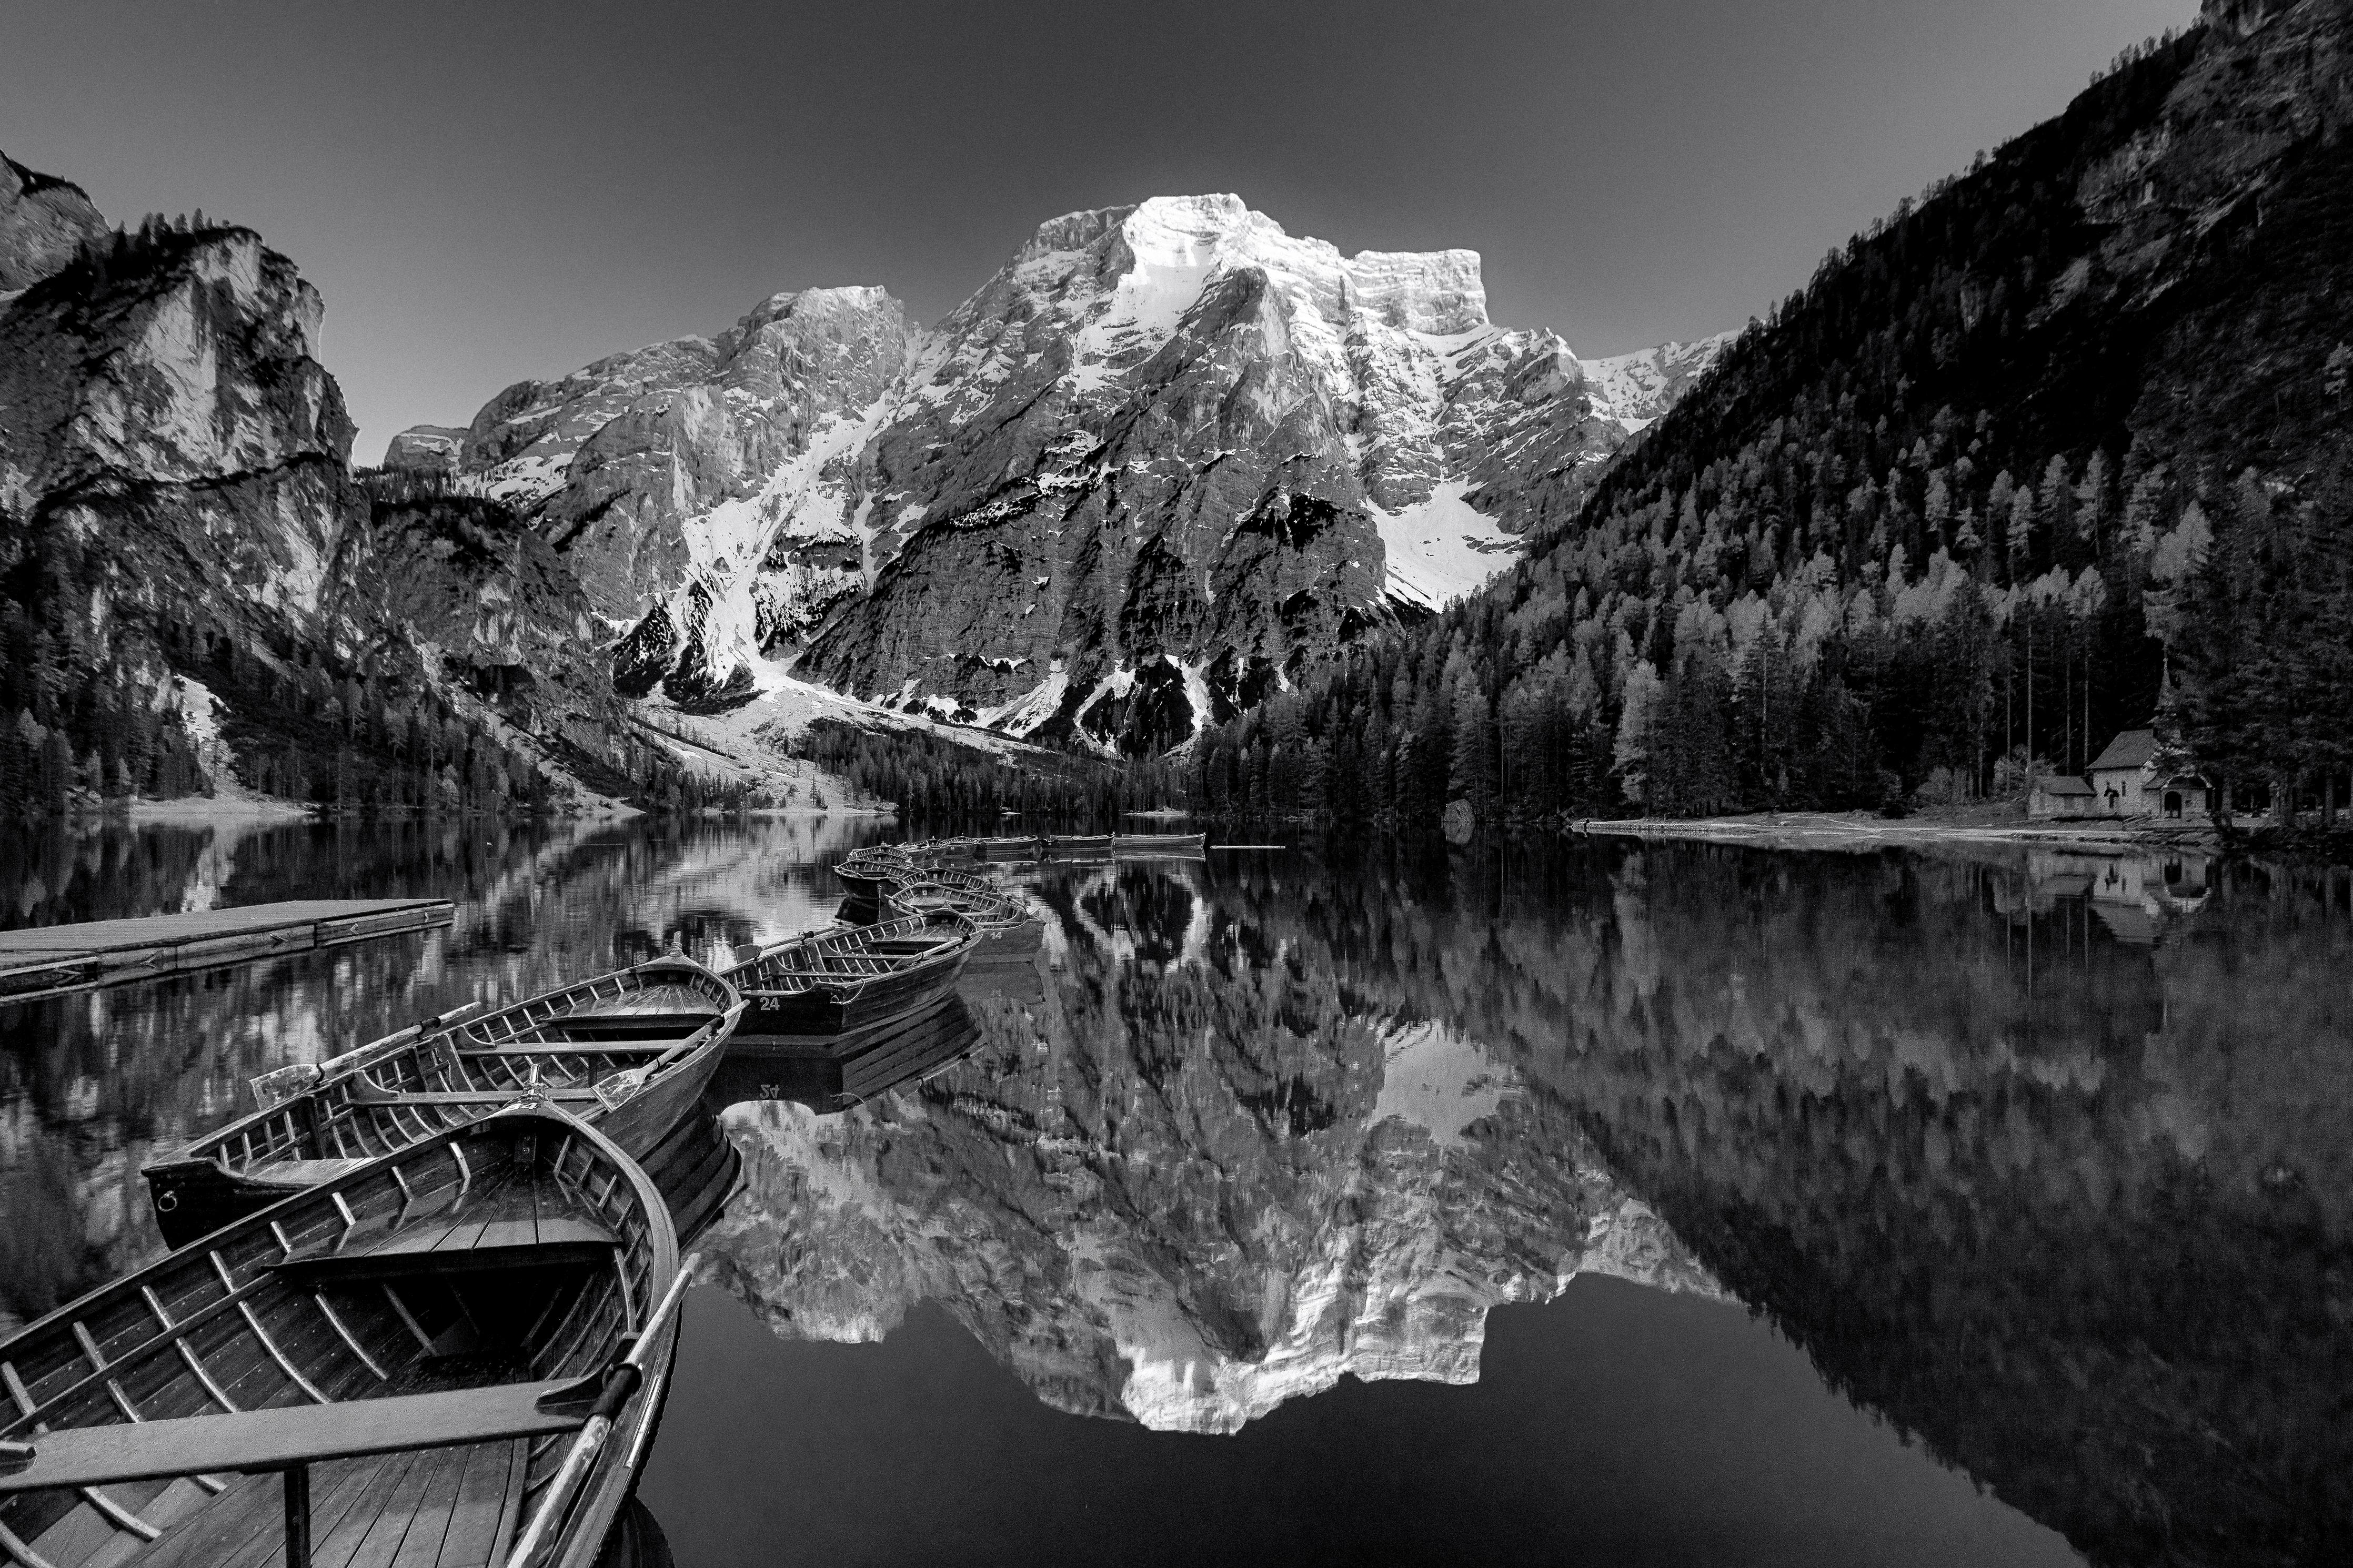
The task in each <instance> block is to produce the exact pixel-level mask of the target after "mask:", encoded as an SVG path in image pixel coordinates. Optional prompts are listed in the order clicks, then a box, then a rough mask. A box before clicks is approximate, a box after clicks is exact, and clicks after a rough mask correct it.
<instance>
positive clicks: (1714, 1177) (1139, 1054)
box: [705, 843, 2353, 1563]
mask: <svg viewBox="0 0 2353 1568" xmlns="http://www.w3.org/2000/svg"><path fill="white" fill-rule="evenodd" d="M2079 860H2080V861H2081V862H2082V863H2080V864H2078V863H2077V862H2078V861H2079ZM2176 860H2179V858H2178V857H2177V858H2176ZM1032 890H1033V892H1034V893H1035V895H1036V896H1037V897H1038V898H1039V900H1041V902H1042V903H1043V905H1044V906H1045V907H1046V908H1047V909H1048V910H1050V921H1049V922H1048V923H1047V925H1046V927H1045V929H1044V931H1043V939H1042V942H1043V951H1042V954H1041V956H1042V959H1043V961H1044V963H1045V965H1046V973H1047V976H1048V979H1049V983H1048V984H1044V985H1043V987H1042V994H1041V995H1040V996H1039V997H1037V998H1035V999H1028V1000H1024V1001H1021V1002H1013V1001H1008V1000H1004V999H996V1000H991V1001H985V1002H983V1003H980V1004H976V1005H973V1007H972V1008H971V1012H972V1016H973V1019H974V1023H975V1026H976V1029H977V1032H978V1035H979V1040H978V1043H977V1045H976V1047H975V1048H974V1049H973V1051H972V1053H971V1055H970V1056H969V1057H968V1058H965V1059H964V1060H963V1061H962V1062H961V1063H959V1064H958V1065H956V1066H955V1067H952V1068H949V1069H948V1070H947V1071H945V1072H944V1073H941V1074H940V1075H938V1076H937V1077H934V1078H933V1079H931V1080H930V1081H928V1082H927V1083H924V1084H923V1085H922V1086H921V1087H920V1088H919V1089H914V1090H912V1091H909V1090H902V1091H900V1092H899V1093H896V1094H893V1095H888V1096H883V1097H881V1098H879V1099H875V1100H870V1101H869V1102H868V1103H865V1104H863V1105H860V1106H858V1107H857V1108H855V1109H853V1110H849V1111H847V1112H845V1113H843V1114H840V1115H838V1116H821V1115H818V1114H816V1113H814V1112H812V1111H811V1110H807V1109H806V1108H804V1107H798V1106H788V1105H777V1104H769V1105H760V1106H747V1107H739V1108H738V1109H736V1110H733V1111H732V1112H731V1113H730V1117H729V1122H730V1127H731V1129H732V1131H733V1135H734V1137H735V1139H736V1141H737V1142H738V1143H739V1145H740V1146H741V1147H743V1149H744V1152H745V1156H746V1182H747V1191H746V1193H745V1194H744V1198H743V1199H741V1200H740V1201H739V1202H738V1203H737V1204H736V1205H733V1207H732V1208H731V1209H730V1211H729V1213H728V1215H726V1217H725V1218H724V1219H723V1221H722V1222H721V1223H720V1224H719V1225H718V1226H716V1227H715V1228H714V1230H713V1231H712V1236H711V1237H710V1238H709V1240H708V1241H707V1242H706V1244H705V1250H706V1252H707V1253H708V1254H709V1255H710V1256H711V1258H712V1259H713V1262H712V1263H711V1264H710V1265H708V1266H707V1267H709V1268H711V1269H712V1272H713V1274H714V1277H715V1278H717V1279H721V1280H723V1282H724V1283H725V1284H726V1285H727V1286H728V1288H729V1289H731V1290H733V1292H734V1293H735V1294H737V1295H738V1296H740V1297H741V1298H742V1299H743V1300H745V1301H746V1302H748V1303H749V1304H750V1305H751V1306H752V1307H753V1308H754V1310H755V1311H756V1312H757V1313H759V1314H760V1316H761V1317H763V1318H764V1319H765V1321H767V1322H768V1323H769V1324H770V1325H771V1327H772V1328H773V1329H774V1330H775V1331H776V1332H777V1333H779V1334H781V1335H785V1336H786V1337H795V1338H807V1339H818V1340H843V1341H852V1340H871V1339H874V1338H878V1337H881V1336H882V1335H884V1334H886V1333H888V1332H889V1331H892V1329H893V1328H894V1327H895V1326H897V1325H898V1324H899V1323H900V1322H901V1321H902V1318H903V1317H904V1316H905V1314H906V1313H907V1312H908V1310H909V1309H910V1308H911V1307H912V1306H913V1305H914V1304H915V1303H916V1302H917V1301H919V1300H926V1299H929V1300H934V1301H936V1302H938V1303H940V1304H941V1306H942V1307H944V1310H946V1311H947V1313H948V1314H950V1315H951V1316H952V1317H953V1318H954V1319H955V1321H957V1322H958V1323H960V1324H962V1325H963V1326H964V1327H965V1329H966V1330H968V1331H970V1332H971V1333H973V1334H974V1335H975V1336H976V1337H977V1338H978V1339H979V1340H980V1341H981V1342H982V1343H984V1344H985V1345H987V1347H988V1349H989V1351H990V1352H991V1353H992V1354H993V1355H994V1356H995V1357H996V1358H997V1361H998V1362H999V1363H1002V1364H1003V1365H1005V1366H1006V1367H1008V1368H1009V1369H1011V1370H1012V1371H1013V1372H1014V1373H1016V1374H1018V1376H1019V1377H1021V1378H1022V1379H1023V1380H1024V1381H1025V1382H1026V1383H1027V1384H1029V1386H1030V1388H1031V1389H1032V1390H1033V1391H1034V1392H1035V1393H1036V1394H1037V1395H1038V1397H1039V1398H1040V1399H1042V1400H1043V1401H1045V1402H1046V1403H1048V1404H1050V1405H1053V1406H1055V1407H1057V1408H1060V1409H1064V1410H1070V1411H1077V1412H1084V1413H1087V1414H1091V1415H1104V1416H1112V1417H1116V1418H1123V1419H1132V1420H1134V1421H1138V1422H1141V1423H1144V1424H1145V1425H1146V1426H1152V1427H1156V1428H1164V1429H1176V1430H1188V1431H1218V1432H1230V1431H1234V1430H1236V1429H1237V1428H1239V1427H1240V1426H1243V1425H1244V1424H1245V1423H1248V1422H1250V1421H1253V1420H1255V1419H1257V1418H1258V1417H1261V1416H1263V1415H1267V1414H1268V1413H1269V1412H1271V1410H1273V1409H1274V1408H1275V1407H1276V1406H1277V1405H1280V1404H1281V1403H1282V1402H1283V1401H1284V1400H1286V1399H1290V1398H1292V1397H1293V1396H1296V1395H1299V1394H1307V1393H1312V1392H1314V1391H1317V1390H1320V1389H1324V1388H1327V1387H1330V1386H1331V1385H1332V1384H1334V1383H1335V1381H1336V1380H1338V1379H1339V1378H1340V1377H1341V1376H1342V1375H1343V1374H1344V1373H1355V1374H1356V1376H1358V1377H1362V1378H1416V1379H1428V1380H1436V1381H1442V1382H1466V1381H1470V1380H1472V1379H1473V1378H1475V1377H1476V1375H1477V1371H1478V1363H1479V1355H1480V1348H1481V1342H1482V1334H1483V1331H1484V1323H1485V1319H1486V1315H1487V1313H1488V1312H1489V1311H1490V1310H1491V1309H1492V1308H1493V1307H1494V1306H1495V1305H1497V1304H1499V1303H1502V1302H1508V1301H1520V1300H1545V1299H1546V1298H1548V1297H1551V1296H1554V1295H1556V1293H1558V1292H1559V1291H1560V1290H1561V1289H1563V1287H1564V1285H1565V1284H1566V1283H1567V1280H1568V1279H1569V1278H1570V1277H1571V1276H1572V1275H1574V1274H1576V1273H1578V1272H1601V1273H1612V1274H1617V1275H1620V1276H1622V1277H1625V1278H1629V1279H1636V1280H1641V1281H1644V1282H1647V1283H1650V1284H1652V1285H1656V1286H1658V1287H1661V1288H1662V1289H1669V1290H1675V1291H1683V1292H1694V1293H1699V1294H1702V1295H1710V1296H1715V1295H1723V1296H1728V1297H1730V1298H1735V1299H1737V1300H1739V1301H1740V1302H1742V1303H1745V1304H1746V1306H1747V1307H1749V1308H1750V1309H1752V1310H1757V1311H1759V1312H1761V1313H1763V1314H1765V1315H1766V1316H1767V1318H1768V1319H1769V1320H1770V1321H1772V1322H1773V1324H1774V1325H1775V1326H1776V1327H1777V1328H1778V1330H1779V1331H1781V1332H1782V1333H1784V1334H1786V1335H1787V1336H1788V1338H1789V1339H1790V1340H1792V1341H1793V1342H1796V1343H1797V1344H1798V1345H1799V1346H1800V1347H1802V1348H1803V1349H1804V1350H1805V1352H1807V1353H1808V1354H1809V1356H1810V1358H1811V1359H1812V1361H1813V1363H1814V1364H1815V1365H1816V1366H1817V1367H1818V1368H1819V1369H1820V1373H1822V1374H1823V1375H1824V1376H1825V1377H1826V1378H1827V1379H1828V1381H1829V1382H1830V1384H1831V1386H1832V1387H1834V1388H1836V1389H1838V1390H1839V1391H1841V1393H1843V1394H1845V1395H1846V1396H1847V1397H1849V1398H1850V1399H1852V1400H1853V1401H1855V1402H1856V1403H1858V1404H1860V1405H1862V1406H1864V1407H1865V1408H1866V1409H1869V1410H1873V1411H1875V1412H1876V1413H1878V1414H1879V1415H1881V1416H1882V1417H1883V1418H1884V1419H1885V1420H1887V1421H1888V1422H1890V1423H1892V1424H1893V1425H1894V1426H1895V1427H1896V1428H1897V1429H1898V1430H1899V1431H1901V1432H1904V1433H1905V1434H1908V1435H1910V1436H1913V1437H1915V1438H1916V1439H1917V1440H1918V1441H1920V1442H1922V1443H1924V1444H1925V1445H1926V1447H1927V1448H1928V1449H1929V1450H1930V1451H1931V1452H1932V1453H1933V1454H1935V1455H1936V1456H1937V1457H1938V1458H1939V1459H1940V1460H1942V1461H1943V1462H1945V1463H1947V1464H1950V1465H1954V1466H1957V1467H1960V1468H1964V1469H1966V1471H1967V1472H1968V1474H1969V1475H1970V1476H1972V1477H1973V1478H1974V1479H1976V1480H1977V1481H1978V1482H1979V1483H1980V1484H1982V1485H1984V1486H1985V1487H1988V1488H1989V1489H1991V1490H1992V1491H1993V1492H1994V1493H1996V1494H1997V1495H1998V1496H1999V1497H2000V1498H2001V1499H2003V1500H2007V1501H2009V1502H2010V1503H2011V1504H2013V1505H2015V1506H2016V1507H2017V1508H2019V1509H2021V1510H2024V1511H2025V1512H2026V1513H2027V1514H2029V1515H2030V1516H2031V1517H2032V1518H2034V1519H2036V1520H2038V1521H2042V1522H2043V1523H2046V1524H2048V1525H2050V1526H2052V1527H2053V1528H2055V1529H2056V1530H2058V1531H2061V1532H2063V1534H2064V1535H2065V1536H2066V1537H2067V1539H2068V1540H2069V1541H2070V1542H2073V1544H2074V1546H2075V1547H2076V1548H2077V1549H2078V1550H2079V1551H2082V1552H2084V1553H2086V1555H2088V1556H2089V1557H2091V1558H2092V1559H2093V1560H2094V1561H2097V1562H2102V1563H2107V1562H2116V1563H2125V1562H2134V1563H2138V1562H2154V1561H2196V1562H2216V1563H2224V1562H2266V1563H2268V1562H2293V1561H2312V1560H2316V1558H2317V1557H2318V1556H2321V1555H2325V1554H2326V1552H2327V1550H2328V1548H2327V1543H2328V1542H2339V1543H2341V1542H2343V1541H2345V1540H2347V1539H2353V1418H2349V1417H2348V1415H2347V1413H2346V1411H2345V1408H2344V1406H2343V1403H2342V1398H2341V1391H2342V1390H2343V1389H2344V1388H2346V1387H2348V1386H2353V1334H2349V1333H2348V1331H2347V1330H2348V1326H2353V1141H2348V1140H2347V1139H2346V1138H2345V1136H2344V1133H2343V1116H2342V1107H2343V1106H2344V1105H2346V1104H2347V1103H2348V1102H2353V1016H2348V1013H2347V1012H2346V1010H2345V1008H2344V1006H2343V1000H2342V994H2341V981H2339V980H2336V979H2333V978H2330V977H2338V976H2341V975H2343V974H2344V973H2348V972H2353V910H2348V892H2353V889H2348V887H2347V886H2346V885H2345V882H2344V879H2343V878H2342V877H2341V875H2340V876H2339V877H2337V879H2333V880H2332V879H2327V878H2316V877H2312V876H2308V875H2307V876H2298V875H2297V874H2295V873H2293V872H2291V871H2289V870H2286V869H2284V868H2270V867H2265V866H2262V865H2253V864H2246V863H2241V864H2238V865H2235V866H2232V867H2224V866H2221V865H2219V864H2217V865H2193V864H2187V863H2173V862H2159V861H2154V860H2152V861H2149V862H2147V863H2146V864H2143V863H2140V862H2137V861H2130V860H2125V861H2119V860H2117V859H2115V858H2088V857H2078V858H2067V857H2048V856H2042V855H2036V856H2033V857H2031V858H2030V857H2029V856H2027V855H2025V854H2023V853H2021V852H2019V851H2014V850H2000V849H1996V850H1989V851H1984V852H1980V853H1978V854H1976V855H1974V856H1969V855H1960V854H1955V855H1951V856H1931V855H1925V854H1908V855H1907V854H1889V855H1884V856H1881V855H1873V856H1868V857H1864V856H1839V855H1822V854H1813V855H1790V854H1786V853H1775V852H1772V851H1767V850H1761V849H1754V848H1746V847H1728V846H1677V845H1641V844H1630V843H1613V844H1606V845H1597V846H1591V847H1572V848H1570V849H1568V850H1567V851H1565V852H1562V853H1559V854H1551V853H1546V854H1533V853H1530V854H1522V855H1519V856H1517V857H1516V858H1514V861H1513V863H1512V868H1511V874H1510V875H1509V876H1508V877H1507V876H1505V875H1504V870H1503V868H1502V867H1501V865H1500V863H1499V862H1497V861H1493V860H1482V858H1478V857H1476V856H1463V855H1455V856H1452V857H1451V858H1450V857H1449V856H1447V855H1446V854H1444V853H1442V852H1440V853H1438V854H1436V855H1433V856H1430V857H1428V858H1411V857H1407V858H1398V857H1394V856H1392V855H1391V854H1390V853H1388V852H1386V851H1381V850H1377V849H1375V850H1367V851H1365V852H1361V853H1357V852H1352V853H1350V854H1347V855H1335V856H1332V857H1329V858H1328V860H1327V859H1323V858H1316V857H1312V856H1308V855H1293V856H1289V857H1282V858H1271V859H1267V860H1259V861H1250V862H1242V861H1240V860H1237V861H1236V862H1233V863H1228V864H1224V865H1219V866H1218V867H1216V868H1214V870H1212V869H1208V868H1200V867H1195V866H1176V867H1141V866H1128V867H1117V868H1110V867H1106V868H1077V869H1073V870H1071V871H1069V872H1065V873H1061V874H1060V875H1057V874H1056V873H1054V872H1053V871H1052V870H1051V869H1050V868H1049V869H1048V870H1046V871H1044V872H1042V873H1041V874H1040V876H1039V879H1038V880H1037V881H1036V882H1035V883H1034V885H1033V889H1032Z"/></svg>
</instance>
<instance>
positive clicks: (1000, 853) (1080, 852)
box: [968, 833, 1208, 860]
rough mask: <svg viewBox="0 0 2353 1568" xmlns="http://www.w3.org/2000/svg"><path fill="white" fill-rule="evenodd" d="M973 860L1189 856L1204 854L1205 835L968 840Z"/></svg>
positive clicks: (1106, 835) (1124, 835)
mask: <svg viewBox="0 0 2353 1568" xmlns="http://www.w3.org/2000/svg"><path fill="white" fill-rule="evenodd" d="M968 842H969V845H970V848H971V852H972V857H973V858H974V859H976V860H1090V859H1103V858H1110V859H1114V860H1126V859H1146V858H1157V857H1162V856H1185V857H1191V856H1195V855H1199V854H1202V853H1204V852H1205V850H1206V848H1207V847H1208V835H1207V834H1205V833H1105V834H1094V835H1087V836H1079V835H1067V834H1066V835H1062V836H1060V837H1057V836H1055V835H1051V834H1046V835H1040V836H1039V837H1034V838H976V839H972V840H969V841H968Z"/></svg>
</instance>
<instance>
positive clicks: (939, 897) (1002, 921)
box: [881, 866, 1031, 937]
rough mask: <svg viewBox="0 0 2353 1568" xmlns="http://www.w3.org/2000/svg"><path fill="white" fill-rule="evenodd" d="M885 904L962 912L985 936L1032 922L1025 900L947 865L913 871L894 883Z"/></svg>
mask: <svg viewBox="0 0 2353 1568" xmlns="http://www.w3.org/2000/svg"><path fill="white" fill-rule="evenodd" d="M881 902H882V907H883V909H885V910H889V911H890V912H891V913H892V914H894V915H931V916H939V915H958V916H961V917H963V918H964V919H965V920H968V921H971V922H972V923H973V924H974V925H975V926H976V927H977V928H978V929H979V931H980V934H981V935H983V936H985V937H997V936H1002V935H1004V934H1005V933H1006V932H1007V931H1017V930H1018V929H1019V928H1021V927H1022V926H1025V925H1027V924H1029V921H1030V918H1031V917H1030V913H1029V910H1028V909H1027V908H1026V907H1024V906H1023V905H1022V903H1021V901H1020V900H1018V899H1016V898H1014V897H1012V896H1011V895H1010V894H1008V893H1007V892H1006V890H1005V889H1003V888H1002V887H1000V886H998V885H997V883H995V882H992V881H990V880H989V879H987V878H986V877H976V876H975V875H973V874H972V873H971V872H969V871H956V870H952V869H950V868H946V867H944V866H935V867H929V868H923V869H921V870H917V871H912V872H910V873H909V875H908V877H907V879H905V880H902V881H896V882H892V883H891V884H890V886H889V888H888V889H887V890H886V891H885V892H884V893H883V895H882V900H881Z"/></svg>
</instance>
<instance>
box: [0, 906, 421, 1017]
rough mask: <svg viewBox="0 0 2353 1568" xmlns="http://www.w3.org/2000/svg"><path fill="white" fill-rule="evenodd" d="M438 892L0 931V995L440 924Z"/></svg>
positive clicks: (31, 995) (21, 997)
mask: <svg viewBox="0 0 2353 1568" xmlns="http://www.w3.org/2000/svg"><path fill="white" fill-rule="evenodd" d="M456 913H457V910H456V906H455V905H453V904H451V903H449V902H448V900H442V899H302V900H295V901H293V902H290V903H282V904H252V905H248V906H247V907H246V908H244V909H235V910H204V911H202V912H201V913H197V914H187V915H148V916H146V917H144V918H142V919H139V920H128V921H83V922H82V923H80V924H79V925H61V926H35V927H33V928H31V929H29V930H26V931H0V1001H7V1002H28V1001H31V1000H33V999H35V998H36V997H41V996H56V995H60V994H64V993H66V992H69V991H87V990H90V989H92V988H94V987H97V986H100V985H121V984H128V983H129V982H132V981H136V980H160V979H162V978H163V977H164V976H165V975H170V974H185V973H188V972H189V971H191V970H196V969H211V968H214V967H216V966H217V965H219V964H224V963H245V962H247V961H248V960H250V959H257V958H275V957H277V956H278V955H279V954H280V953H287V952H310V951H311V950H312V949H314V948H321V947H339V946H341V945H342V944H343V943H344V942H364V941H366V940H367V939H368V938H370V937H377V936H393V935H396V934H397V933H399V932H401V931H423V930H426V929H427V928H428V927H431V926H445V925H448V923H449V922H450V921H451V920H452V919H453V918H454V917H455V915H456Z"/></svg>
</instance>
